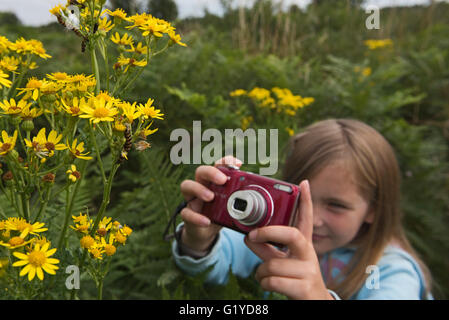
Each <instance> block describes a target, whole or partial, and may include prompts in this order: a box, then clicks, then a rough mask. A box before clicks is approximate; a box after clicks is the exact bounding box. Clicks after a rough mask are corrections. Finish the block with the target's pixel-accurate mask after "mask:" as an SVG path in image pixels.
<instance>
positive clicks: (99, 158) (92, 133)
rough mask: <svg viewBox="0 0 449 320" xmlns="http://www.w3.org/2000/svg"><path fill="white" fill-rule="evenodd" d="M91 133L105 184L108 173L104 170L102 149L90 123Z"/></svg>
mask: <svg viewBox="0 0 449 320" xmlns="http://www.w3.org/2000/svg"><path fill="white" fill-rule="evenodd" d="M89 133H90V138H91V140H92V143H93V145H94V149H95V153H96V154H97V163H98V167H99V168H100V172H101V177H102V178H103V184H104V183H106V174H105V172H104V167H103V161H101V154H100V149H99V148H98V144H97V139H96V138H95V133H94V129H93V128H92V126H91V125H90V124H89Z"/></svg>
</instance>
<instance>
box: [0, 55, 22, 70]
mask: <svg viewBox="0 0 449 320" xmlns="http://www.w3.org/2000/svg"><path fill="white" fill-rule="evenodd" d="M19 64H20V60H19V59H17V58H14V57H3V58H2V59H1V60H0V70H1V69H3V70H5V71H9V72H14V71H16V70H17V68H18V66H19Z"/></svg>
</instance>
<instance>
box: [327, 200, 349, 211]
mask: <svg viewBox="0 0 449 320" xmlns="http://www.w3.org/2000/svg"><path fill="white" fill-rule="evenodd" d="M328 205H329V206H330V207H332V208H337V209H347V207H346V206H344V205H342V204H340V203H336V202H331V203H329V204H328Z"/></svg>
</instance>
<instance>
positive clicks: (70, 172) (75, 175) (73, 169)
mask: <svg viewBox="0 0 449 320" xmlns="http://www.w3.org/2000/svg"><path fill="white" fill-rule="evenodd" d="M66 173H68V178H69V180H71V181H72V182H76V180H78V179H79V178H81V174H80V173H79V172H78V171H77V170H76V166H75V165H74V164H72V165H71V166H70V169H69V170H67V171H66Z"/></svg>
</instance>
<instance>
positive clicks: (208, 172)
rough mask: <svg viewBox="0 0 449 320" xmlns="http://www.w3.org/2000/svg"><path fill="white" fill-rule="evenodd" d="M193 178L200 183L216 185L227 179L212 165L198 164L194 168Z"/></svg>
mask: <svg viewBox="0 0 449 320" xmlns="http://www.w3.org/2000/svg"><path fill="white" fill-rule="evenodd" d="M195 180H196V181H198V182H199V183H201V184H204V185H206V186H207V185H208V184H209V183H213V184H216V185H222V184H224V183H225V182H226V181H228V177H227V176H226V175H225V174H224V173H223V172H221V171H220V170H218V169H217V168H215V167H212V166H199V167H198V168H197V169H196V170H195Z"/></svg>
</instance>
